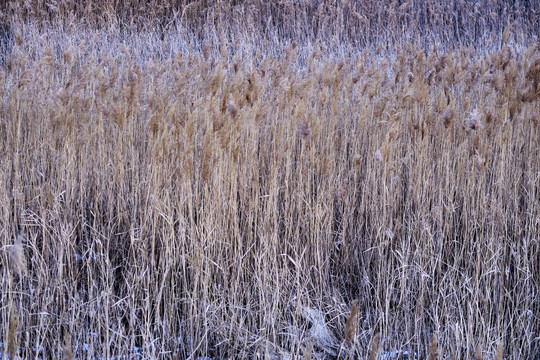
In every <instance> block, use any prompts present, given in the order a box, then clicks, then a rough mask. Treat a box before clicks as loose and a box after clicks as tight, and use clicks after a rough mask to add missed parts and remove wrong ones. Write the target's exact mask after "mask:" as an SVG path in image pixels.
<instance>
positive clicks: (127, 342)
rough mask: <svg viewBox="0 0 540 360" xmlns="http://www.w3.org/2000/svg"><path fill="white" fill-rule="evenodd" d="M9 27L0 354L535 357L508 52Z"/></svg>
mask: <svg viewBox="0 0 540 360" xmlns="http://www.w3.org/2000/svg"><path fill="white" fill-rule="evenodd" d="M87 4H91V2H88V3H87ZM38 8H39V7H38ZM15 23H16V22H14V25H13V26H14V27H13V28H12V29H11V30H12V31H13V43H12V48H11V50H10V52H9V53H6V56H5V66H3V67H2V68H1V71H0V81H1V82H2V83H3V86H2V87H0V99H1V101H0V152H1V155H2V156H0V203H1V204H2V206H1V207H0V239H1V240H0V241H1V243H0V245H1V247H2V249H3V250H5V251H3V252H2V255H1V256H2V262H1V263H0V264H1V265H0V266H1V267H0V272H1V273H2V276H1V277H0V288H1V289H2V291H0V304H1V305H0V324H1V328H2V330H1V332H0V334H1V337H0V339H1V342H2V343H3V344H4V345H3V348H2V349H1V351H2V352H6V353H7V352H9V353H10V354H11V355H13V351H15V352H17V354H18V355H19V356H20V357H23V358H30V357H32V358H35V357H36V356H38V357H39V356H42V357H45V358H52V357H62V356H63V357H65V358H73V357H76V358H79V357H85V358H96V357H102V358H112V357H113V356H130V355H133V356H135V355H139V356H141V355H142V357H144V358H170V357H176V358H189V357H191V358H197V357H199V356H209V357H212V358H233V357H234V358H276V357H277V358H279V357H282V358H300V357H304V358H310V357H315V358H336V357H349V358H359V357H364V356H366V354H367V357H368V358H370V359H372V358H373V359H376V358H378V356H379V355H380V354H381V353H382V352H388V353H393V354H402V355H403V354H404V353H403V351H407V352H408V354H409V356H410V357H412V358H426V357H428V356H429V357H431V358H441V356H443V357H444V358H446V357H448V356H450V354H451V353H452V354H453V356H455V357H456V358H473V357H474V356H477V354H478V351H477V349H480V350H479V351H480V356H483V354H484V355H486V357H487V358H490V357H497V358H503V357H504V358H513V359H523V358H533V357H534V356H537V355H538V353H540V347H539V339H538V336H539V335H538V330H539V328H540V326H539V325H540V320H539V318H538V314H539V313H540V302H539V300H538V296H537V293H538V290H539V288H540V282H539V279H540V250H539V247H538V236H539V234H538V224H539V219H540V204H539V202H540V197H539V196H540V195H539V194H540V178H539V176H538V174H539V173H540V167H539V159H540V157H539V149H540V148H539V146H538V143H539V132H538V131H539V128H538V121H539V118H540V103H539V101H538V99H539V96H540V53H539V49H538V43H536V42H534V41H532V40H531V41H528V38H527V37H526V36H525V35H523V33H521V32H519V31H517V32H512V31H515V30H511V28H509V29H510V30H509V31H508V33H507V35H504V33H503V32H504V28H501V29H499V30H500V31H498V32H495V33H494V34H495V37H494V38H496V41H493V39H492V37H491V36H488V35H486V34H484V35H483V37H482V39H485V38H486V37H488V38H489V41H488V40H485V42H483V44H484V45H485V44H489V46H484V47H483V48H482V49H480V50H479V49H475V48H473V47H464V46H463V47H457V48H455V49H451V46H449V43H448V42H446V43H445V42H443V43H441V46H440V47H435V46H434V47H430V48H422V47H420V45H418V44H419V43H418V42H417V43H415V42H408V41H406V39H403V38H396V39H395V40H392V39H390V38H389V39H388V42H387V43H385V44H384V46H382V45H381V46H379V45H378V44H372V45H371V46H369V47H366V48H365V50H363V51H361V50H360V51H359V50H358V49H357V48H355V47H354V46H352V45H350V44H349V43H343V44H342V45H340V46H339V47H332V48H330V47H328V44H329V43H326V42H324V41H322V40H321V41H320V42H319V43H315V42H309V41H307V42H304V41H298V42H295V43H291V42H288V41H287V40H283V39H281V38H279V36H278V35H276V37H274V38H272V37H269V38H266V39H264V38H263V37H260V38H256V37H253V38H242V37H239V38H237V39H235V38H230V37H228V35H221V36H220V35H218V34H214V35H213V36H209V37H207V38H206V41H201V39H200V38H199V37H198V36H196V35H194V34H193V33H192V32H189V31H187V30H185V28H183V27H181V26H179V27H177V28H175V29H176V30H177V31H178V32H175V33H166V34H165V35H163V37H162V34H159V33H145V32H140V33H137V32H135V33H126V32H122V31H121V30H120V29H119V27H116V26H114V25H111V27H110V28H107V29H101V30H89V29H87V31H77V29H76V27H72V28H71V30H70V28H69V27H60V28H59V30H54V29H52V28H46V29H45V30H44V29H43V28H41V27H39V26H36V25H34V24H32V23H19V24H18V25H15ZM373 29H375V28H373ZM229 35H230V34H229ZM293 35H294V34H293ZM396 36H397V35H396ZM441 36H442V35H441ZM293 38H294V36H293ZM258 40H260V41H258ZM503 40H504V41H503ZM524 40H525V41H524ZM482 41H484V40H482ZM387 44H388V45H387ZM19 232H20V233H22V234H24V235H23V236H24V242H23V241H22V239H23V237H20V238H19V241H18V242H15V245H12V244H13V241H14V240H13V239H14V238H16V235H17V234H19ZM10 259H11V260H10ZM13 259H15V260H16V259H21V262H20V263H21V264H22V260H25V266H24V267H22V266H21V267H20V268H19V267H17V268H15V267H13V266H12V265H9V264H15V263H18V262H13ZM10 261H11V262H10ZM10 266H11V267H10ZM19 269H20V270H21V271H18V270H19ZM23 269H25V270H26V272H25V273H24V274H23V271H22V270H23ZM12 270H13V271H12ZM354 299H358V301H355V302H353V300H354ZM351 304H352V308H351ZM14 319H15V320H14ZM373 334H378V335H376V336H373ZM434 334H436V335H434ZM501 344H503V345H501Z"/></svg>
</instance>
